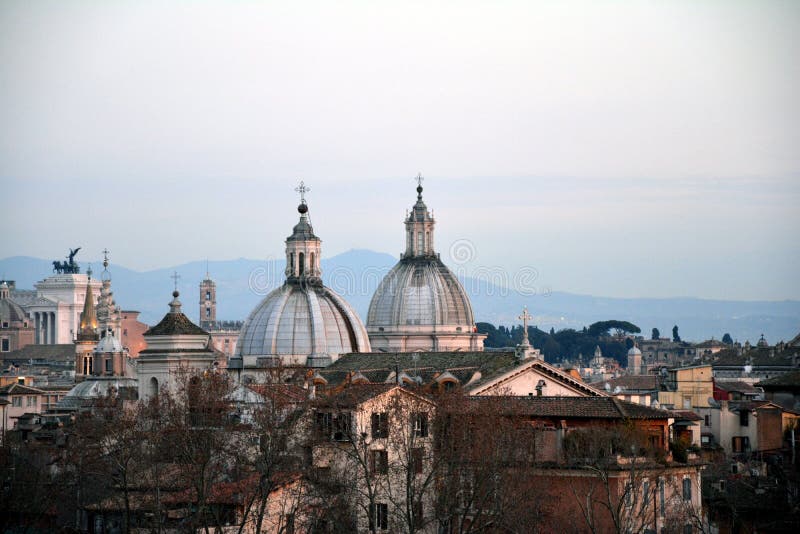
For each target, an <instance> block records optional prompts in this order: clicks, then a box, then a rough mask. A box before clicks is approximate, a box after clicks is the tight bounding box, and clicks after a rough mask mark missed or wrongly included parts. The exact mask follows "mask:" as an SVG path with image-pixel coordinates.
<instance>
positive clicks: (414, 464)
mask: <svg viewBox="0 0 800 534" xmlns="http://www.w3.org/2000/svg"><path fill="white" fill-rule="evenodd" d="M409 460H410V465H409V466H408V467H409V469H410V471H411V472H412V473H414V474H415V475H421V474H422V466H423V462H424V461H425V449H423V448H422V447H415V448H413V449H411V456H410V458H409Z"/></svg>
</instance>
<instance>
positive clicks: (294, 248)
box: [286, 182, 322, 285]
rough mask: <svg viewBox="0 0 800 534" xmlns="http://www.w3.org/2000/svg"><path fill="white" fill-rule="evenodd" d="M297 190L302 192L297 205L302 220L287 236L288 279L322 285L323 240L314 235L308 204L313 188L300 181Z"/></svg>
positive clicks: (293, 281) (292, 281)
mask: <svg viewBox="0 0 800 534" xmlns="http://www.w3.org/2000/svg"><path fill="white" fill-rule="evenodd" d="M295 191H297V192H298V193H300V205H299V206H297V211H298V213H300V221H299V222H298V223H297V224H296V225H295V227H294V229H293V231H292V235H290V236H289V237H287V238H286V280H287V281H288V282H289V283H303V284H310V285H321V284H322V280H321V279H320V277H321V276H322V269H321V268H320V253H321V252H322V240H321V239H320V238H318V237H317V236H316V235H314V228H313V227H312V226H311V221H310V220H309V219H308V204H306V193H308V192H309V191H311V189H310V188H308V187H307V186H306V185H305V183H303V182H300V185H299V186H298V187H297V188H296V189H295Z"/></svg>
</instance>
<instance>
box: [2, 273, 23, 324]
mask: <svg viewBox="0 0 800 534" xmlns="http://www.w3.org/2000/svg"><path fill="white" fill-rule="evenodd" d="M9 295H10V291H9V288H8V284H6V283H5V282H2V283H0V321H2V322H4V323H10V324H13V323H21V322H23V321H27V317H26V316H25V311H24V310H23V309H22V306H20V305H19V304H17V303H16V302H14V301H13V300H11V298H10V296H9Z"/></svg>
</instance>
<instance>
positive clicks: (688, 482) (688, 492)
mask: <svg viewBox="0 0 800 534" xmlns="http://www.w3.org/2000/svg"><path fill="white" fill-rule="evenodd" d="M683 500H684V501H691V500H692V479H691V478H684V479H683Z"/></svg>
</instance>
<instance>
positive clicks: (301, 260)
mask: <svg viewBox="0 0 800 534" xmlns="http://www.w3.org/2000/svg"><path fill="white" fill-rule="evenodd" d="M297 260H298V264H299V267H300V272H299V275H300V276H303V273H304V272H305V270H306V256H305V254H303V253H302V252H301V253H300V254H299V255H298V256H297Z"/></svg>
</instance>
